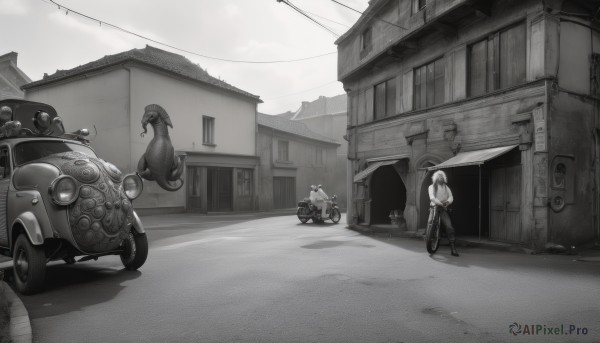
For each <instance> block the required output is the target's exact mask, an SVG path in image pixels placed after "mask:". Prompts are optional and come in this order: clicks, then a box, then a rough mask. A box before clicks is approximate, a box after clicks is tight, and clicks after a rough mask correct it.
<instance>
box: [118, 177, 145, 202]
mask: <svg viewBox="0 0 600 343" xmlns="http://www.w3.org/2000/svg"><path fill="white" fill-rule="evenodd" d="M143 189H144V184H143V183H142V178H140V177H139V176H138V175H136V174H129V175H127V176H125V178H124V179H123V190H124V191H125V195H127V197H128V198H129V200H133V199H135V198H137V197H139V196H140V194H142V190H143Z"/></svg>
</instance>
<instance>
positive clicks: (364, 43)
mask: <svg viewBox="0 0 600 343" xmlns="http://www.w3.org/2000/svg"><path fill="white" fill-rule="evenodd" d="M360 37H361V38H360V50H361V51H363V50H371V46H372V39H373V31H372V30H371V28H370V27H367V28H366V29H365V30H364V31H363V32H362V34H361V36H360Z"/></svg>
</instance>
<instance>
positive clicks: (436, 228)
mask: <svg viewBox="0 0 600 343" xmlns="http://www.w3.org/2000/svg"><path fill="white" fill-rule="evenodd" d="M430 211H433V219H432V220H431V223H429V224H428V225H427V231H426V233H425V247H426V248H427V252H428V253H430V254H434V253H435V252H436V251H437V250H438V248H439V247H440V238H441V225H440V209H439V206H434V207H432V208H431V209H430Z"/></svg>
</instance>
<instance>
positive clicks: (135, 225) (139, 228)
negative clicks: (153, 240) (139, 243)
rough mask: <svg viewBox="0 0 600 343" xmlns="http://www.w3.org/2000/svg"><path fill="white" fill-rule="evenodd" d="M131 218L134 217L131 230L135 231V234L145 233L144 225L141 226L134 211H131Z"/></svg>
mask: <svg viewBox="0 0 600 343" xmlns="http://www.w3.org/2000/svg"><path fill="white" fill-rule="evenodd" d="M133 217H134V223H133V228H134V229H135V231H136V232H137V233H146V230H145V229H144V224H142V221H141V220H140V217H138V215H137V213H135V211H133Z"/></svg>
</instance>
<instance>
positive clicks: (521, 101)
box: [336, 0, 600, 249]
mask: <svg viewBox="0 0 600 343" xmlns="http://www.w3.org/2000/svg"><path fill="white" fill-rule="evenodd" d="M599 9H600V1H597V0H594V1H587V0H565V1H560V0H556V1H542V0H372V1H370V4H369V7H368V8H367V10H366V11H365V12H364V13H363V15H362V16H361V17H360V19H359V20H358V21H357V22H356V23H355V24H354V25H353V27H352V28H351V29H350V30H349V31H348V32H346V33H345V34H344V35H343V36H342V37H340V38H339V39H338V40H337V41H336V44H337V45H338V78H339V80H340V81H341V82H342V83H343V84H344V89H345V90H346V92H347V94H348V98H349V100H348V107H349V108H348V137H349V152H348V158H349V159H350V160H351V161H352V163H351V164H350V170H349V174H350V175H352V177H351V180H349V185H348V186H349V188H350V189H351V197H352V203H353V206H351V207H350V208H349V209H348V219H349V222H350V223H353V224H354V225H360V224H376V223H379V222H385V221H387V220H389V219H388V218H387V215H388V214H389V211H390V210H392V209H399V210H401V211H403V214H404V217H405V219H406V223H407V227H408V230H410V231H414V230H417V229H419V228H424V227H425V226H426V222H427V214H428V208H429V205H428V204H429V200H428V195H427V187H428V185H429V184H430V183H431V180H430V175H431V172H432V171H433V170H435V169H438V168H440V169H444V170H445V171H446V172H447V173H448V174H449V184H450V186H451V188H452V190H453V193H454V198H455V204H454V211H453V213H452V217H453V221H454V226H455V227H456V229H457V234H458V235H462V236H475V237H479V238H480V239H489V240H496V241H502V242H509V243H519V244H523V245H526V246H529V247H532V248H534V249H543V248H544V246H545V244H547V243H549V242H552V243H557V244H563V245H582V244H587V243H591V242H593V241H594V240H598V232H599V231H598V230H599V225H598V214H599V204H598V199H599V197H598V196H599V194H598V186H599V180H600V178H599V176H600V174H599V170H600V169H599V168H598V163H599V162H600V158H599V154H600V149H599V146H600V135H599V128H600V126H599V118H598V109H599V106H598V104H599V101H600V81H599V80H600V24H599V21H598V19H600V18H598V10H599Z"/></svg>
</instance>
